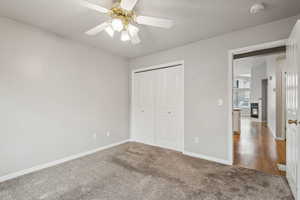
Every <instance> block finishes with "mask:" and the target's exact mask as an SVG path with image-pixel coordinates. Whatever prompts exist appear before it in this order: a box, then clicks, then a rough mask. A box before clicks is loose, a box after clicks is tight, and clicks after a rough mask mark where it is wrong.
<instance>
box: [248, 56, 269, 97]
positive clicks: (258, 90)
mask: <svg viewBox="0 0 300 200" xmlns="http://www.w3.org/2000/svg"><path fill="white" fill-rule="evenodd" d="M266 78H267V66H266V63H265V62H264V63H261V65H258V66H253V67H252V69H251V98H250V99H251V100H250V101H251V102H258V101H260V100H261V98H262V79H266Z"/></svg>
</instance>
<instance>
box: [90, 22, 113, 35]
mask: <svg viewBox="0 0 300 200" xmlns="http://www.w3.org/2000/svg"><path fill="white" fill-rule="evenodd" d="M108 26H109V24H108V23H107V22H104V23H102V24H100V25H98V26H96V27H95V28H92V29H90V30H88V31H86V32H85V34H87V35H96V34H98V33H100V32H101V31H103V30H104V29H105V28H106V27H108Z"/></svg>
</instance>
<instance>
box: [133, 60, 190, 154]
mask: <svg viewBox="0 0 300 200" xmlns="http://www.w3.org/2000/svg"><path fill="white" fill-rule="evenodd" d="M175 65H177V66H179V65H181V67H182V80H183V81H182V82H183V97H182V98H183V100H182V102H183V103H182V104H183V105H182V112H183V117H182V132H181V136H180V138H181V143H182V144H181V145H180V147H179V149H176V150H177V151H180V152H184V135H185V134H184V60H179V61H174V62H169V63H164V64H159V65H153V66H149V67H140V66H137V67H136V69H133V70H132V71H131V93H130V141H136V140H135V138H134V132H133V131H134V128H133V127H134V104H135V102H134V96H133V95H134V74H135V73H136V72H142V71H151V70H159V69H164V68H169V67H172V66H174V67H175ZM137 142H142V141H137ZM145 144H148V145H152V146H158V145H156V144H155V143H154V144H149V143H145ZM163 148H165V147H163Z"/></svg>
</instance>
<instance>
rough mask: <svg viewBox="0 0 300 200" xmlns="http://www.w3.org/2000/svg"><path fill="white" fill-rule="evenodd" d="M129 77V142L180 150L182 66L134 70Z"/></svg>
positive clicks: (181, 146) (182, 94)
mask: <svg viewBox="0 0 300 200" xmlns="http://www.w3.org/2000/svg"><path fill="white" fill-rule="evenodd" d="M132 78H133V82H132V83H133V87H132V88H133V91H132V139H133V140H134V141H138V142H142V143H146V144H150V145H156V146H161V147H165V148H169V149H174V150H178V151H182V150H183V142H184V135H183V132H184V127H183V125H184V68H183V65H182V64H177V65H171V66H164V67H161V68H156V69H150V70H149V69H148V70H140V71H135V72H134V73H133V77H132Z"/></svg>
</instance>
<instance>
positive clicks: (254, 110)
mask: <svg viewBox="0 0 300 200" xmlns="http://www.w3.org/2000/svg"><path fill="white" fill-rule="evenodd" d="M251 117H252V118H258V103H251Z"/></svg>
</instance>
